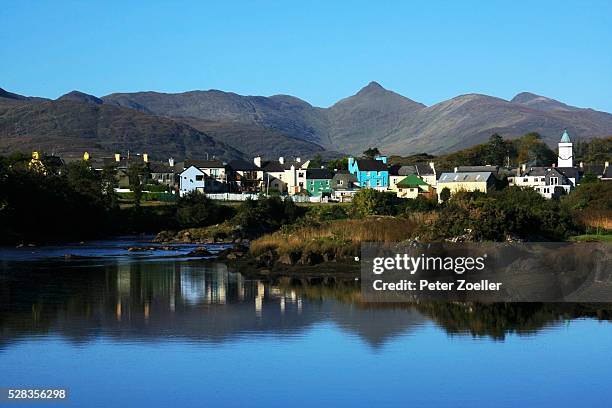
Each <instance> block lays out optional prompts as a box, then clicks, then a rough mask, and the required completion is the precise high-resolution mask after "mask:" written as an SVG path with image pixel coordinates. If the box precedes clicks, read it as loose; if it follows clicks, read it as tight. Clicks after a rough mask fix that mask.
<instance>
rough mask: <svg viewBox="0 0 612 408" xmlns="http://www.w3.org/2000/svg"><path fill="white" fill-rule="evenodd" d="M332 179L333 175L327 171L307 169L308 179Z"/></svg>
mask: <svg viewBox="0 0 612 408" xmlns="http://www.w3.org/2000/svg"><path fill="white" fill-rule="evenodd" d="M331 178H332V173H331V171H329V170H327V169H306V179H316V180H325V179H331Z"/></svg>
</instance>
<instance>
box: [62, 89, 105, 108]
mask: <svg viewBox="0 0 612 408" xmlns="http://www.w3.org/2000/svg"><path fill="white" fill-rule="evenodd" d="M57 100H58V101H72V102H81V103H93V104H94V105H102V104H103V103H104V101H103V100H102V99H100V98H98V97H96V96H93V95H90V94H86V93H84V92H81V91H76V90H75V91H71V92H68V93H67V94H65V95H62V96H60V97H59V98H57Z"/></svg>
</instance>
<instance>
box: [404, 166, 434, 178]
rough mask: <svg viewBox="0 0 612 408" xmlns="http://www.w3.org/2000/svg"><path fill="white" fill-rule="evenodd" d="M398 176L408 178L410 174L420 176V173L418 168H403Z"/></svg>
mask: <svg viewBox="0 0 612 408" xmlns="http://www.w3.org/2000/svg"><path fill="white" fill-rule="evenodd" d="M428 167H429V166H428ZM430 169H431V168H430ZM397 174H398V175H400V176H407V175H409V174H418V171H417V168H416V166H402V167H400V169H399V170H398V172H397Z"/></svg>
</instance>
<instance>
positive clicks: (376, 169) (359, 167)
mask: <svg viewBox="0 0 612 408" xmlns="http://www.w3.org/2000/svg"><path fill="white" fill-rule="evenodd" d="M348 171H349V172H350V173H351V174H354V175H355V177H356V178H357V182H358V183H359V186H360V187H363V188H376V189H381V190H382V189H386V188H387V187H389V168H388V167H387V156H378V157H376V158H375V159H354V158H352V157H349V159H348Z"/></svg>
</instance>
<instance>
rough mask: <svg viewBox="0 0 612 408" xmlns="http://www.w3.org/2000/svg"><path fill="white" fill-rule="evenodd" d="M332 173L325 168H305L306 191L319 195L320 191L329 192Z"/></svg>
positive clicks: (330, 190)
mask: <svg viewBox="0 0 612 408" xmlns="http://www.w3.org/2000/svg"><path fill="white" fill-rule="evenodd" d="M331 181H332V173H331V171H329V170H327V169H307V170H306V191H308V194H310V195H311V196H320V195H321V194H322V193H331V192H332V188H331Z"/></svg>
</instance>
